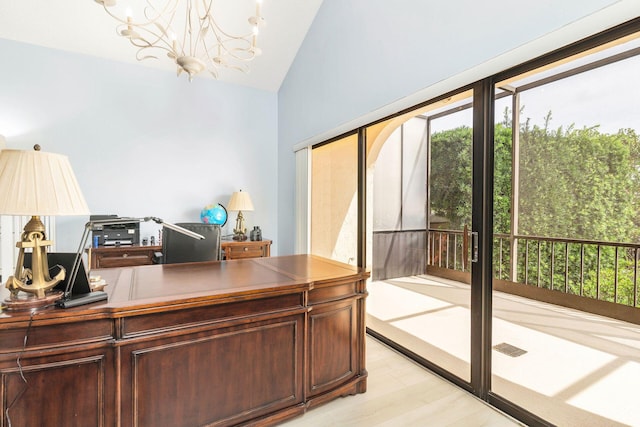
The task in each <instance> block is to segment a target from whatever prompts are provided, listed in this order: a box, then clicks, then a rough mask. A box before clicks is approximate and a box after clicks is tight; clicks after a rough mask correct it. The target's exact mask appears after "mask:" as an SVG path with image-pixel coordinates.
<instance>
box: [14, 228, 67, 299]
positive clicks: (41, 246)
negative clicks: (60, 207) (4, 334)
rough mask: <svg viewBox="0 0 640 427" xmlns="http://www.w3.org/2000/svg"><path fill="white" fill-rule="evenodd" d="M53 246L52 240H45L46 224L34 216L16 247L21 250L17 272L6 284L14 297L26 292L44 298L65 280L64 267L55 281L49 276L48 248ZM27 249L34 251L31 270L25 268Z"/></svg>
mask: <svg viewBox="0 0 640 427" xmlns="http://www.w3.org/2000/svg"><path fill="white" fill-rule="evenodd" d="M51 244H52V242H51V241H50V240H46V239H45V234H44V224H43V223H42V221H41V220H40V217H39V216H33V217H32V218H31V220H30V221H29V222H28V223H27V225H26V226H25V227H24V232H23V233H22V241H20V242H17V243H16V247H17V248H20V251H19V254H18V262H17V264H16V271H15V274H14V275H13V276H11V277H9V279H8V280H7V284H6V287H7V289H9V290H10V291H11V296H12V297H14V298H17V296H18V292H20V291H24V292H28V293H31V294H35V295H36V297H37V298H44V297H45V292H46V291H48V290H49V289H51V288H53V287H54V286H55V285H57V284H58V283H60V282H61V281H62V280H64V278H65V276H66V272H65V269H64V268H62V267H60V271H59V272H58V274H56V275H55V277H54V278H53V279H52V278H51V277H50V276H49V263H48V261H47V251H46V247H47V246H51ZM25 248H32V249H33V254H32V259H31V269H29V268H24V267H23V265H24V250H25ZM29 281H31V283H28V282H29Z"/></svg>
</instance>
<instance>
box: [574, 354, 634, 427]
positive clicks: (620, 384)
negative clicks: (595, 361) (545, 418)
mask: <svg viewBox="0 0 640 427" xmlns="http://www.w3.org/2000/svg"><path fill="white" fill-rule="evenodd" d="M633 378H640V364H639V363H637V362H626V363H625V364H624V365H622V366H621V367H619V368H617V369H615V370H614V371H613V372H610V373H607V374H606V375H605V376H604V377H603V378H602V379H600V380H599V381H595V382H594V383H592V384H590V385H589V387H588V388H585V389H584V390H583V391H581V392H580V393H578V394H577V395H576V396H575V397H573V398H571V399H569V400H568V401H567V403H569V404H571V405H574V406H576V407H578V408H582V409H584V410H585V411H588V412H592V413H596V414H599V415H602V416H605V417H607V418H609V419H612V420H616V421H618V422H621V423H624V424H628V425H633V426H637V425H640V413H639V412H638V395H637V394H636V391H637V388H638V385H637V383H635V382H634V381H633V380H632V379H633ZM612 391H615V392H614V393H612Z"/></svg>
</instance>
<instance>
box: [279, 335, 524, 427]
mask: <svg viewBox="0 0 640 427" xmlns="http://www.w3.org/2000/svg"><path fill="white" fill-rule="evenodd" d="M367 371H368V373H369V377H368V380H367V392H366V393H363V394H358V395H355V396H348V397H344V398H339V399H336V400H334V401H332V402H330V403H327V404H325V405H323V406H320V407H318V408H315V409H312V410H310V411H309V412H307V413H306V414H304V415H303V416H302V417H298V418H295V419H293V420H291V421H288V422H285V423H284V424H282V425H283V426H285V427H298V426H301V427H302V426H303V427H316V426H317V427H329V426H338V427H347V426H353V427H365V426H366V427H372V426H387V427H411V426H460V427H463V426H464V427H466V426H470V427H471V426H473V427H476V426H491V427H501V426H521V425H522V424H520V423H518V422H516V421H515V420H513V419H511V418H509V417H507V416H506V415H504V414H502V413H501V412H499V411H497V410H496V409H494V408H492V407H491V406H489V405H487V404H486V403H484V402H482V401H481V400H479V399H477V398H476V397H475V396H473V395H472V394H470V393H467V392H466V391H464V390H461V389H460V388H458V387H456V386H454V385H453V384H451V383H449V382H447V381H445V380H443V379H441V378H440V377H438V376H436V375H434V374H433V373H431V372H430V371H428V370H426V369H424V368H422V367H421V366H418V365H417V364H415V363H413V362H412V361H410V360H409V359H407V358H406V357H404V356H402V355H400V354H398V353H397V352H395V351H394V350H392V349H390V348H388V347H387V346H385V345H384V344H382V343H380V342H378V341H377V340H375V339H373V338H371V337H369V336H367Z"/></svg>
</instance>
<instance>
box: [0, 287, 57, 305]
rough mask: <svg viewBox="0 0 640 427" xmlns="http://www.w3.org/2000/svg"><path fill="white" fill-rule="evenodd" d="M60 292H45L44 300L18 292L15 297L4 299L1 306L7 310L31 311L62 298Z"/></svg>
mask: <svg viewBox="0 0 640 427" xmlns="http://www.w3.org/2000/svg"><path fill="white" fill-rule="evenodd" d="M62 294H63V292H62V291H57V290H56V291H51V292H47V293H46V294H45V296H44V298H38V297H36V296H35V295H33V294H29V293H26V292H20V293H18V294H17V295H15V296H14V295H12V296H10V297H8V298H5V300H4V301H3V303H2V305H3V306H4V308H6V309H7V310H31V309H33V308H40V307H44V306H46V305H50V304H53V303H54V302H56V301H57V300H59V299H60V298H62Z"/></svg>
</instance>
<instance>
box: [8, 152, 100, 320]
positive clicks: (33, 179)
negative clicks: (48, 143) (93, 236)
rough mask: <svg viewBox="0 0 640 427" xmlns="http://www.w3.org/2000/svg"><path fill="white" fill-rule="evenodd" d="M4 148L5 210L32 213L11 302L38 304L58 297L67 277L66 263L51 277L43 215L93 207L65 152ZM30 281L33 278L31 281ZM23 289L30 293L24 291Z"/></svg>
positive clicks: (10, 286)
mask: <svg viewBox="0 0 640 427" xmlns="http://www.w3.org/2000/svg"><path fill="white" fill-rule="evenodd" d="M33 148H34V151H21V150H2V151H0V215H31V216H32V217H31V220H30V221H29V222H28V223H27V225H25V227H24V232H23V233H22V240H21V241H19V242H17V243H16V247H17V248H19V249H20V250H19V253H18V261H17V263H16V270H15V273H14V275H13V276H11V277H9V279H8V280H7V283H6V287H7V288H8V289H9V290H10V292H11V295H10V296H9V298H7V299H6V300H5V304H6V305H7V307H9V308H18V307H25V308H29V307H35V306H40V305H45V304H47V303H49V302H52V301H55V300H56V299H58V298H60V297H61V296H62V292H59V291H55V292H54V291H50V290H51V289H52V288H53V287H54V286H55V285H57V284H58V283H59V282H60V281H62V280H64V278H65V276H66V272H65V270H64V268H61V269H60V271H59V272H58V273H57V274H56V275H55V277H53V278H51V277H50V275H49V264H48V261H47V250H46V248H47V246H50V245H51V244H52V242H51V241H50V240H47V239H46V235H45V229H44V224H43V223H42V221H41V220H40V216H46V215H88V214H89V208H88V207H87V203H86V202H85V200H84V197H83V196H82V192H81V191H80V187H79V186H78V182H77V181H76V177H75V175H74V174H73V170H72V169H71V165H70V164H69V159H68V158H67V157H66V156H63V155H60V154H54V153H45V152H42V151H40V146H39V145H36V146H34V147H33ZM27 248H29V249H31V250H32V252H33V254H32V262H31V268H25V267H24V253H25V249H27ZM29 282H30V283H29ZM20 291H24V292H26V293H27V294H32V295H28V297H26V298H25V297H24V294H23V295H19V292H20Z"/></svg>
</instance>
